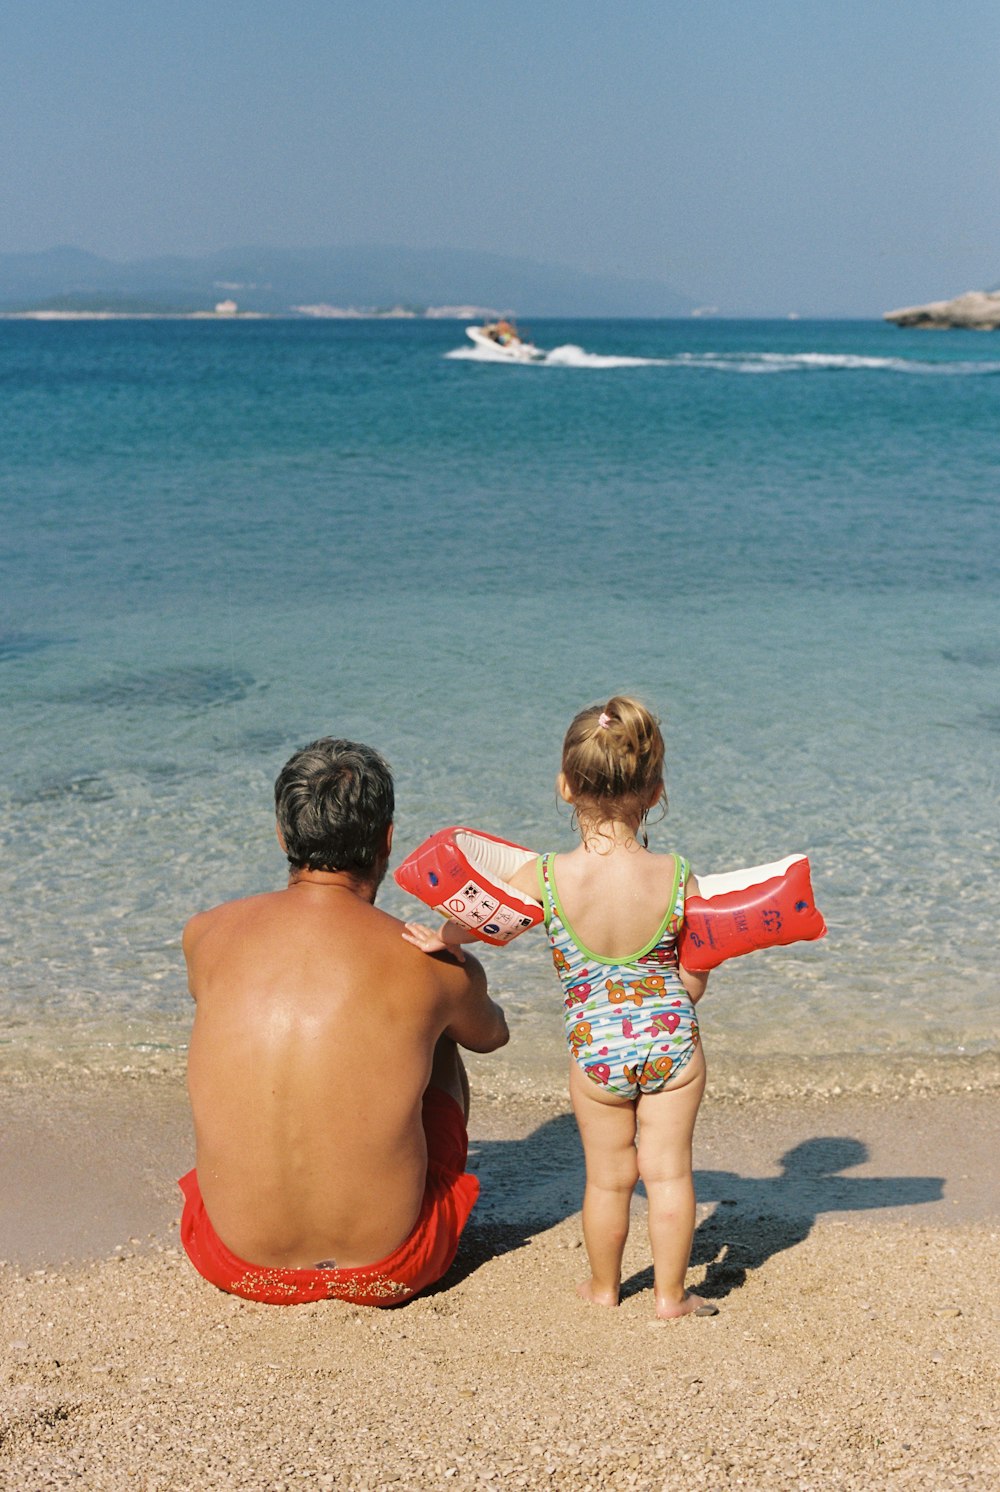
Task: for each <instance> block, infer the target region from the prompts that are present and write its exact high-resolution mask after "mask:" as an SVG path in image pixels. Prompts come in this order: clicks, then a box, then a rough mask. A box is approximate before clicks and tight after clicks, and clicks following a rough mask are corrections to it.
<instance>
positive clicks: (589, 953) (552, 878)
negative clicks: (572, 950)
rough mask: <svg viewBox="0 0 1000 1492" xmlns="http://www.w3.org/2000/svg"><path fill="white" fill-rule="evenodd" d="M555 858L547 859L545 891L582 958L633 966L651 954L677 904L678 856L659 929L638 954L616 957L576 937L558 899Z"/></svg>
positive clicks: (675, 859)
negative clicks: (547, 879) (549, 892)
mask: <svg viewBox="0 0 1000 1492" xmlns="http://www.w3.org/2000/svg"><path fill="white" fill-rule="evenodd" d="M555 858H556V857H555V853H554V852H553V853H552V854H551V855H549V856H548V857H547V859H548V862H549V885H548V888H547V889H548V890H549V891H551V894H552V902H553V905H554V908H555V911H556V912H557V913H558V914H559V920H560V922H561V923H562V925H563V927H564V928H565V929H566V931H567V932H568V933H569V935H570V937H571V938H572V939H573V942H574V943H575V944H576V946H577V948H579V950H580V952H581V953H582V954H584V956H585V957H586V958H592V959H593V960H594V962H595V963H598V964H635V963H638V962H639V960H640V958H643V957H644V956H645V954H647V953H651V952H652V950H653V949H654V948H655V947H656V945H657V943H659V941H660V939H661V938H662V937H663V934H664V933H665V932H666V930H667V923H668V922H669V921H670V919H671V917H672V916H673V915H674V907H675V906H676V904H677V892H678V890H679V889H680V884H681V856H680V855H675V856H674V884H673V887H672V889H671V892H670V899H669V901H668V902H667V910H666V914H665V916H664V918H663V921H662V922H661V923H660V925H659V927H658V928H657V929H656V933H655V934H654V936H653V937H652V938H650V940H649V942H648V943H647V944H646V945H645V947H643V948H640V949H639V951H638V953H627V954H621V955H617V954H616V955H614V956H610V955H608V954H605V953H595V952H594V950H593V948H588V947H587V945H586V943H584V942H583V941H582V940H581V939H580V938H579V937H578V936H577V933H576V931H575V930H574V927H573V924H572V923H571V922H570V920H569V918H568V917H567V916H566V913H565V911H564V910H563V904H562V902H561V901H560V899H559V887H558V886H557V885H556V867H555ZM539 876H541V862H540V861H539ZM543 885H544V883H543ZM545 925H546V927H548V918H546V919H545Z"/></svg>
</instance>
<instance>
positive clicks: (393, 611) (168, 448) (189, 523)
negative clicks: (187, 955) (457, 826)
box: [0, 321, 1000, 1073]
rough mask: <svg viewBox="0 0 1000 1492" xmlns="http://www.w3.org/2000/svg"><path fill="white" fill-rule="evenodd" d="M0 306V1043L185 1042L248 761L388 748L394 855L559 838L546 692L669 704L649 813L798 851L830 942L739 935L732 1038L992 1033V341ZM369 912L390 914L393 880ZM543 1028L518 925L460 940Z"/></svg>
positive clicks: (817, 329) (869, 1040)
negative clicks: (207, 912) (187, 927)
mask: <svg viewBox="0 0 1000 1492" xmlns="http://www.w3.org/2000/svg"><path fill="white" fill-rule="evenodd" d="M531 331H532V334H533V336H534V339H535V340H536V342H538V344H539V345H540V346H542V347H545V348H547V349H559V351H557V352H556V353H555V355H554V356H552V357H550V359H549V360H547V361H546V363H544V364H543V365H540V366H534V367H506V366H497V365H495V364H490V363H484V362H481V361H476V360H475V359H470V358H468V357H464V356H463V357H458V356H454V355H451V354H454V353H455V352H456V351H458V350H459V349H460V347H461V343H462V341H463V340H464V339H463V335H462V329H461V327H459V326H457V325H456V324H454V323H447V322H437V323H435V322H430V323H424V322H419V323H414V322H353V323H351V322H347V323H322V324H313V323H300V322H281V321H275V322H266V321H265V322H256V323H233V324H222V325H219V324H214V323H200V322H199V323H184V322H123V323H100V322H81V323H73V324H39V323H16V322H6V323H2V322H0V391H2V414H0V421H2V423H0V440H2V475H0V482H2V486H0V524H2V544H3V557H2V566H3V590H2V599H0V691H2V699H3V705H4V708H3V711H2V716H0V749H2V752H3V761H4V763H5V772H4V774H3V784H2V798H3V817H2V823H3V829H2V834H3V868H2V883H3V891H4V907H5V917H4V921H3V926H2V928H0V1021H2V1026H0V1040H2V1041H3V1042H5V1043H6V1050H7V1051H8V1054H11V1053H16V1052H19V1051H24V1050H27V1049H32V1050H36V1051H37V1050H41V1049H43V1048H44V1049H45V1050H47V1051H51V1052H54V1053H60V1052H63V1053H64V1052H68V1051H72V1052H74V1053H76V1054H78V1055H79V1054H82V1055H83V1056H84V1057H89V1056H93V1055H94V1054H96V1053H99V1052H108V1051H112V1052H114V1053H126V1054H127V1053H133V1054H134V1053H136V1052H141V1051H146V1050H148V1049H150V1048H160V1047H162V1048H164V1049H168V1050H169V1049H173V1048H176V1047H178V1046H180V1045H182V1044H183V1041H184V1038H185V1034H186V1025H187V1021H188V1018H189V1012H188V1010H187V1008H186V996H185V994H184V984H183V976H182V971H181V967H180V957H179V946H178V939H179V931H180V927H181V925H182V924H183V921H184V920H185V918H186V916H187V915H189V914H190V912H191V911H193V910H195V909H197V908H199V907H202V906H205V905H209V904H211V903H213V902H215V901H218V900H221V899H223V898H225V897H228V896H231V895H236V894H241V893H244V892H250V891H255V890H258V889H261V888H263V887H266V886H269V885H272V884H276V883H278V882H279V881H280V879H281V876H282V861H281V858H280V856H279V855H278V852H277V849H276V847H275V845H274V843H273V835H272V829H271V824H270V785H271V782H272V780H273V777H274V774H275V772H276V770H277V768H278V767H279V766H280V764H281V762H282V761H283V760H284V758H285V756H286V755H287V754H288V753H289V751H290V750H291V749H293V748H294V747H295V746H297V745H299V744H302V743H303V742H304V741H306V740H308V739H311V738H312V737H313V736H314V735H317V734H324V733H334V734H346V735H356V736H358V737H361V738H364V739H368V740H370V741H372V742H373V744H376V745H378V746H380V747H381V748H382V749H383V750H384V751H385V752H386V754H387V755H388V756H389V759H390V761H391V762H392V763H393V766H394V768H395V770H396V774H397V779H398V801H399V820H398V829H397V843H398V844H399V845H400V846H401V847H402V848H403V849H405V848H408V847H410V846H412V845H413V844H415V843H416V842H417V841H418V840H419V839H420V838H422V837H423V836H424V835H425V834H426V833H428V832H430V830H432V829H434V828H437V827H440V825H441V824H443V823H449V822H468V823H472V824H474V825H481V826H482V827H485V828H489V829H491V830H494V831H497V832H501V833H506V834H508V835H510V836H511V837H514V838H521V839H523V840H525V841H526V842H528V843H530V844H531V845H533V846H534V845H537V846H539V847H542V848H549V847H555V846H558V845H560V844H563V843H566V842H568V840H569V836H570V832H571V831H570V828H569V825H568V823H567V822H566V820H565V818H564V817H563V816H562V815H561V814H560V813H559V812H558V810H557V807H556V803H555V798H554V794H553V790H552V781H553V778H554V775H555V772H556V770H557V767H558V752H559V743H560V740H561V736H562V732H563V730H564V728H565V725H566V723H567V721H568V719H569V717H570V716H571V715H572V714H573V712H574V711H575V710H576V709H577V708H578V707H579V706H580V705H581V704H582V703H586V702H588V701H590V700H592V699H596V698H599V697H601V696H604V695H606V694H607V693H608V692H610V691H611V690H613V689H616V688H627V689H631V690H634V691H637V692H639V693H641V694H642V695H644V696H645V697H646V698H647V699H648V700H649V701H650V702H651V703H652V704H653V705H654V706H655V707H656V708H657V709H658V710H659V712H660V713H661V714H662V715H663V717H664V721H665V726H666V732H667V737H668V750H669V755H670V765H669V779H668V786H669V790H670V800H671V808H670V815H669V818H668V819H667V821H666V823H665V824H663V825H662V826H661V827H660V828H658V829H657V831H656V835H657V841H656V842H657V843H658V844H659V846H660V847H661V848H671V847H673V846H674V845H676V846H677V847H678V848H680V849H683V850H684V851H685V852H686V853H687V854H688V855H690V856H691V858H692V859H693V861H694V863H695V866H696V868H699V869H701V870H705V871H708V870H723V869H730V868H733V867H736V866H741V865H746V864H752V863H757V862H760V861H766V860H771V859H776V858H779V857H781V856H783V855H785V854H786V853H789V852H791V851H794V850H806V851H808V852H809V853H810V856H811V858H812V863H813V872H814V884H815V888H816V892H817V897H818V900H819V902H820V904H821V906H822V907H823V909H824V911H825V913H826V916H827V921H828V923H829V926H830V936H829V938H828V939H827V940H826V941H825V942H824V943H822V944H816V945H810V946H806V947H799V948H795V949H789V950H783V951H780V952H775V953H771V954H761V955H757V956H755V957H753V958H749V959H744V960H742V961H740V962H739V963H734V964H731V965H729V966H728V967H727V968H726V969H725V970H724V971H723V972H722V974H721V975H720V976H717V977H716V978H715V979H714V981H713V983H714V990H713V994H712V996H711V1003H710V1004H709V1005H707V1006H706V1007H704V1009H705V1022H706V1036H707V1039H708V1041H709V1043H710V1050H714V1051H715V1052H716V1053H717V1054H718V1055H719V1056H720V1057H721V1058H722V1059H724V1061H725V1062H728V1063H729V1064H731V1065H736V1066H738V1065H740V1064H744V1063H760V1062H773V1061H777V1060H783V1059H785V1058H788V1059H791V1058H793V1057H796V1056H802V1057H805V1058H808V1057H809V1056H811V1055H815V1056H816V1057H817V1058H819V1057H823V1058H824V1059H828V1060H831V1061H834V1062H837V1061H839V1062H841V1063H842V1064H843V1067H844V1070H845V1073H847V1072H849V1071H850V1070H851V1068H852V1066H853V1065H856V1064H857V1063H858V1062H860V1061H862V1060H865V1061H868V1060H872V1061H878V1060H882V1059H887V1058H892V1059H894V1060H895V1059H902V1058H907V1057H908V1058H913V1059H915V1060H919V1061H922V1062H925V1063H930V1062H933V1060H934V1059H941V1058H944V1057H951V1056H954V1055H956V1054H962V1053H969V1054H975V1053H977V1052H983V1051H986V1050H989V1049H990V1048H991V1047H992V1046H994V1045H995V1042H996V1037H997V1025H998V1022H997V1015H996V1011H997V1000H996V957H995V934H994V911H993V903H994V899H995V893H994V889H993V888H994V886H995V872H996V849H997V814H996V802H997V747H998V743H1000V632H998V627H997V622H998V615H997V613H998V609H1000V608H998V584H997V581H998V575H1000V566H998V553H997V549H998V546H997V497H996V493H997V465H998V462H997V443H996V430H997V428H998V416H1000V377H998V376H997V375H998V374H1000V344H994V342H993V341H992V340H991V339H989V338H986V337H973V336H968V335H962V334H959V333H954V334H952V333H947V334H941V335H935V336H931V335H928V334H920V333H915V332H914V333H907V332H899V331H896V330H894V329H891V328H888V327H882V326H879V325H874V324H867V323H807V322H799V323H780V324H778V323H723V322H707V321H703V322H693V321H692V322H655V323H652V322H651V323H641V322H618V323H615V322H578V323H537V324H535V325H534V326H532V328H531ZM384 901H385V904H386V905H387V906H388V907H389V908H390V909H391V910H393V911H400V912H401V911H403V910H404V908H407V909H408V908H409V907H411V906H412V904H407V903H406V901H405V899H404V897H403V896H402V894H401V893H400V892H398V891H397V890H396V888H395V887H394V886H391V885H389V884H387V886H386V888H385V893H384ZM487 958H488V961H489V966H490V970H491V974H492V976H493V979H494V982H495V984H496V987H497V988H498V990H499V991H500V992H501V995H502V996H503V998H505V999H506V1000H507V1001H508V1002H509V1003H510V1005H511V1009H512V1012H513V1017H514V1025H515V1032H516V1038H517V1039H516V1040H515V1044H514V1046H513V1047H512V1049H511V1056H510V1061H512V1062H514V1063H515V1064H516V1063H517V1062H521V1061H523V1063H524V1064H525V1066H526V1067H527V1066H529V1065H530V1063H531V1061H533V1060H534V1059H535V1058H536V1057H537V1055H538V1053H539V1052H542V1053H556V1052H558V1042H559V1039H560V1035H559V1032H560V1011H559V1003H558V988H557V985H556V983H555V981H554V979H553V977H552V974H551V970H550V969H549V968H548V965H547V959H546V957H545V955H544V953H543V950H542V947H541V945H540V944H539V942H538V941H537V940H535V941H532V940H529V939H525V940H524V941H523V943H521V944H518V945H515V946H514V947H513V948H511V949H510V950H508V951H506V952H504V953H498V954H487Z"/></svg>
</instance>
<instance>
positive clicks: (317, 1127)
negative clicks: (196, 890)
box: [180, 738, 508, 1305]
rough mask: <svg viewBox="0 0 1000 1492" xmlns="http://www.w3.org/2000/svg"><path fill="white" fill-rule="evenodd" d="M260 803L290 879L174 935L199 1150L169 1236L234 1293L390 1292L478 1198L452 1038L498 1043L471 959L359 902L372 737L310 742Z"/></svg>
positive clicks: (382, 773) (373, 881) (428, 1262)
mask: <svg viewBox="0 0 1000 1492" xmlns="http://www.w3.org/2000/svg"><path fill="white" fill-rule="evenodd" d="M275 803H276V808H277V823H278V839H279V842H280V843H281V846H282V849H283V850H284V851H285V853H286V854H287V856H288V861H289V865H290V867H291V869H290V873H289V880H288V885H287V887H286V888H285V889H284V890H282V891H274V892H269V893H267V894H265V895H263V896H252V897H249V898H247V899H246V900H242V901H232V902H227V903H225V904H224V905H223V906H220V907H215V908H214V909H213V910H212V911H209V912H202V913H200V914H199V915H198V916H196V917H193V918H192V919H191V921H190V922H189V923H188V925H187V927H186V928H185V931H184V954H185V957H186V959H187V965H188V978H189V984H190V989H191V994H192V995H193V996H194V999H195V1002H196V1005H197V1010H196V1014H195V1020H194V1030H193V1032H192V1035H191V1047H190V1056H189V1061H188V1089H189V1092H190V1096H191V1107H192V1109H193V1112H194V1126H195V1137H196V1144H197V1165H196V1169H195V1170H194V1171H191V1172H189V1173H188V1175H187V1176H185V1177H184V1178H183V1179H182V1181H181V1183H180V1184H181V1189H182V1191H183V1192H184V1196H185V1205H184V1214H183V1218H182V1220H181V1240H182V1242H183V1244H184V1247H185V1249H186V1250H187V1253H188V1255H189V1257H190V1259H191V1261H192V1263H193V1264H194V1266H195V1268H196V1269H197V1270H198V1271H199V1272H200V1273H201V1274H203V1275H204V1276H205V1278H206V1279H208V1280H210V1281H211V1282H212V1283H213V1284H215V1285H218V1286H219V1287H220V1288H221V1289H223V1290H229V1291H230V1292H232V1293H234V1294H237V1295H244V1296H247V1297H249V1298H252V1299H255V1300H266V1301H272V1302H283V1303H295V1302H299V1301H307V1300H322V1299H327V1298H330V1297H334V1298H339V1299H347V1300H351V1301H354V1302H356V1303H362V1304H367V1305H396V1304H398V1303H399V1302H400V1301H404V1300H408V1299H409V1298H410V1297H411V1296H412V1295H415V1294H416V1293H417V1291H418V1290H422V1289H424V1288H425V1287H426V1286H428V1285H430V1284H432V1283H433V1282H434V1281H435V1280H437V1279H440V1277H441V1276H442V1275H443V1274H444V1273H445V1271H446V1270H447V1269H448V1267H449V1265H450V1264H451V1262H452V1259H453V1258H454V1255H455V1250H456V1248H457V1247H458V1239H459V1235H460V1233H461V1231H462V1228H463V1227H464V1225H465V1222H466V1220H467V1218H468V1216H469V1213H470V1211H471V1210H472V1206H473V1203H474V1202H475V1200H476V1196H477V1195H478V1191H479V1183H478V1181H477V1180H476V1178H475V1177H474V1176H469V1175H466V1174H464V1170H465V1162H466V1155H467V1146H468V1141H467V1135H466V1123H467V1120H468V1110H469V1089H468V1083H467V1080H466V1077H465V1069H464V1067H463V1066H462V1061H461V1058H460V1057H459V1054H458V1050H457V1047H458V1046H463V1047H466V1048H468V1049H469V1050H470V1051H475V1052H492V1051H495V1050H496V1048H497V1047H501V1046H503V1045H504V1044H505V1042H506V1041H507V1039H508V1033H507V1024H506V1021H505V1020H504V1015H503V1011H502V1010H501V1009H500V1007H499V1006H498V1005H496V1004H494V1002H493V1001H492V1000H491V999H490V998H489V996H488V995H487V992H486V978H485V976H484V974H483V971H482V968H481V967H480V965H479V964H478V963H477V962H476V960H475V959H474V958H469V957H468V956H466V958H465V960H464V962H458V961H457V960H456V959H455V958H452V957H451V956H449V955H447V954H445V955H442V956H439V957H436V958H428V957H426V955H424V954H422V953H420V952H418V950H417V949H416V948H414V947H411V946H410V945H409V944H408V943H406V942H405V941H404V940H403V937H402V932H403V924H402V923H401V922H399V921H397V919H396V918H395V917H390V916H388V915H387V914H386V913H385V912H381V911H379V910H377V908H376V907H375V905H374V902H375V894H376V891H377V889H378V886H379V884H380V882H381V881H382V878H383V877H384V875H385V872H386V869H387V867H388V864H389V851H390V847H391V845H392V816H393V785H392V777H391V775H390V772H389V768H388V766H387V765H386V763H385V762H384V761H383V760H382V758H381V757H380V756H379V755H378V753H377V752H375V751H373V750H371V748H370V747H367V746H361V745H358V744H357V743H355V742H353V741H341V740H332V739H330V738H324V739H323V740H320V741H314V742H313V743H312V745H311V746H307V747H305V748H304V750H302V751H299V752H297V753H296V754H295V755H294V756H293V757H292V758H291V760H290V761H289V762H287V763H286V765H285V766H284V768H283V769H282V771H281V773H280V774H279V776H278V780H277V782H276V783H275ZM248 1261H251V1262H248Z"/></svg>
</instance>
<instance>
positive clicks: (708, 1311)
mask: <svg viewBox="0 0 1000 1492" xmlns="http://www.w3.org/2000/svg"><path fill="white" fill-rule="evenodd" d="M656 1314H657V1316H658V1317H659V1318H660V1320H661V1321H676V1320H677V1319H678V1318H679V1317H681V1316H717V1315H718V1314H719V1307H718V1306H717V1305H716V1304H715V1303H714V1302H713V1301H711V1300H705V1299H704V1298H703V1297H702V1296H701V1295H693V1294H692V1293H691V1291H690V1290H685V1292H684V1294H683V1295H682V1296H681V1298H680V1300H658V1301H657V1302H656Z"/></svg>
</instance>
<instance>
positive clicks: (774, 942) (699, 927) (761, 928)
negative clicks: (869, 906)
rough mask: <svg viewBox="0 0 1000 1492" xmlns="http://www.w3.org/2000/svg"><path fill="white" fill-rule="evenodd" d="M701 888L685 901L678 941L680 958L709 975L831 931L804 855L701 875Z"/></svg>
mask: <svg viewBox="0 0 1000 1492" xmlns="http://www.w3.org/2000/svg"><path fill="white" fill-rule="evenodd" d="M698 886H699V889H700V893H701V894H700V895H698V896H689V897H688V899H687V901H686V902H685V904H684V923H683V926H682V927H681V932H680V936H679V938H678V940H677V955H678V958H679V959H680V962H681V964H682V965H683V967H684V968H685V969H691V970H692V972H697V973H704V972H705V970H707V969H714V968H715V967H716V965H717V964H721V963H723V962H724V961H725V960H726V959H727V958H737V957H739V955H740V954H741V953H753V952H754V950H755V949H757V948H776V947H779V946H780V945H781V944H783V943H798V942H802V941H807V942H808V941H810V940H811V939H813V938H822V937H824V936H825V935H826V923H825V922H824V921H823V915H822V913H821V912H820V910H819V908H818V907H817V906H816V903H815V901H814V900H813V890H812V882H811V881H810V879H809V861H808V859H807V858H806V856H805V855H789V857H788V859H787V860H776V861H775V862H774V864H773V865H752V866H751V867H750V868H749V870H734V871H732V872H730V874H728V875H720V876H699V877H698Z"/></svg>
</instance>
